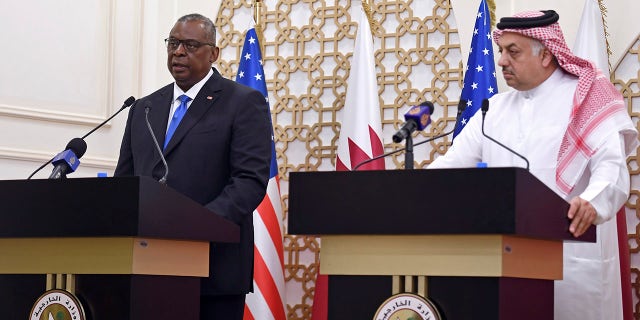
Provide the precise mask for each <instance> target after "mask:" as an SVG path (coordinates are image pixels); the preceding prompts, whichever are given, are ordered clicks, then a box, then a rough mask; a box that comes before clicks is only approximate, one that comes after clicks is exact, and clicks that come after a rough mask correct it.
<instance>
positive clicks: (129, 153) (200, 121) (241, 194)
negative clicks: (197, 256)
mask: <svg viewBox="0 0 640 320" xmlns="http://www.w3.org/2000/svg"><path fill="white" fill-rule="evenodd" d="M165 42H166V43H167V53H168V59H167V66H168V68H169V71H170V72H171V75H172V76H173V78H174V79H175V83H172V84H169V85H167V86H165V87H164V88H161V89H160V90H158V91H156V92H154V93H152V94H150V95H148V96H146V97H144V98H142V99H140V101H138V103H137V106H136V107H134V108H132V109H131V110H130V112H129V118H128V120H127V125H126V129H125V132H124V137H123V139H122V146H121V149H120V157H119V159H118V165H117V167H116V171H115V175H116V176H127V175H136V176H150V177H153V178H155V179H160V178H161V177H162V176H163V175H164V172H165V168H164V165H163V164H162V161H161V158H160V156H159V154H158V151H157V150H156V147H155V145H154V142H153V139H152V137H151V135H150V132H149V130H148V128H147V125H146V122H145V110H144V106H150V111H149V121H150V123H151V127H152V129H153V132H154V135H155V137H156V138H157V140H158V141H160V142H161V143H160V145H161V146H162V145H164V146H165V147H164V151H163V154H164V156H165V158H166V161H167V164H168V167H169V168H170V171H169V174H168V176H167V179H166V183H167V185H168V186H170V187H171V188H173V189H175V190H177V191H179V192H181V193H183V194H185V195H186V196H188V197H190V198H191V199H193V200H195V201H196V202H198V203H200V204H202V205H203V206H205V207H206V208H208V209H210V210H211V211H212V214H218V215H220V216H222V217H224V218H226V219H229V220H231V221H233V222H235V223H236V224H238V225H239V226H240V229H241V235H240V243H239V244H222V243H218V244H212V246H211V252H210V270H209V278H205V279H203V281H202V285H201V299H200V303H201V307H200V309H201V311H200V319H207V320H209V319H242V313H243V309H244V301H245V294H246V293H248V292H250V291H251V290H252V289H253V218H252V213H253V210H254V209H255V208H256V207H257V206H258V204H259V203H260V201H261V200H262V199H263V197H264V194H265V191H266V186H267V180H268V177H269V164H270V157H271V144H270V143H271V140H270V139H271V122H270V120H269V110H268V106H267V103H266V101H265V97H264V96H263V95H262V94H260V93H259V92H258V91H255V90H253V89H251V88H249V87H246V86H243V85H240V84H237V83H236V82H233V81H231V80H228V79H225V78H223V77H222V76H221V75H220V73H218V71H217V70H216V69H215V68H212V64H213V62H215V61H216V60H217V59H218V55H219V48H218V47H216V45H215V43H216V32H215V26H214V24H213V22H211V20H209V19H208V18H206V17H204V16H202V15H199V14H190V15H186V16H183V17H181V18H180V19H178V21H177V22H176V24H175V25H174V26H173V28H172V29H171V33H170V34H169V38H167V39H166V40H165ZM184 96H186V98H185V97H184ZM181 109H182V110H181ZM184 110H186V111H184ZM181 113H182V114H184V115H183V116H181V115H180V114H181ZM181 117H182V119H181V120H180V118H181ZM178 121H179V122H178ZM176 123H178V124H176ZM162 142H164V143H162ZM176 214H179V213H176Z"/></svg>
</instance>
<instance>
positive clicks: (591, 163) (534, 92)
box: [429, 11, 638, 320]
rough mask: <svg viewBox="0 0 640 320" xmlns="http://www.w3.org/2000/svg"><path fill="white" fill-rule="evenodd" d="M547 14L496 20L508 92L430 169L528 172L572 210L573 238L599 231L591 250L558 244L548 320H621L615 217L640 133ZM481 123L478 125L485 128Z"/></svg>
mask: <svg viewBox="0 0 640 320" xmlns="http://www.w3.org/2000/svg"><path fill="white" fill-rule="evenodd" d="M558 18H559V17H558V15H557V14H556V13H555V12H554V11H544V12H539V11H534V12H523V13H520V14H517V15H515V16H514V17H510V18H503V19H502V20H501V22H500V23H499V24H498V29H499V30H495V31H494V33H493V37H494V41H496V43H497V45H498V47H499V49H500V53H501V57H500V59H499V61H498V65H499V66H500V67H501V68H502V73H503V76H504V78H505V80H506V82H507V85H509V86H510V87H512V88H514V89H515V90H512V91H509V92H506V93H502V94H497V95H494V96H493V97H492V98H491V99H489V106H490V109H489V111H488V112H487V113H486V116H485V117H484V120H483V115H482V113H481V112H477V113H476V115H475V116H474V117H473V118H472V119H471V120H470V121H469V123H468V124H467V126H466V127H465V128H464V130H462V132H461V133H460V134H459V135H458V136H457V137H456V139H455V140H454V143H453V145H452V146H451V148H450V149H449V150H448V152H447V153H446V154H445V155H444V156H441V157H439V158H437V159H436V160H435V161H434V162H433V163H432V164H431V165H430V166H429V168H451V167H474V166H476V163H478V162H485V163H487V165H488V166H489V167H514V166H517V167H525V165H526V164H525V161H524V160H523V159H521V158H520V157H518V156H517V155H515V154H513V153H512V152H510V151H508V150H506V149H505V148H503V147H501V146H499V145H498V144H496V143H495V142H492V141H490V140H489V139H487V138H485V137H484V135H483V134H482V126H483V125H484V132H485V134H486V135H488V136H490V137H492V138H494V139H496V140H498V141H500V142H501V143H502V144H504V145H506V146H508V147H509V148H511V149H512V150H514V151H515V152H517V153H519V154H521V155H523V156H524V157H525V158H527V159H528V161H529V162H530V171H531V173H532V174H533V175H534V176H536V177H537V178H538V179H539V180H541V181H542V182H543V183H545V184H546V185H547V186H548V187H549V188H551V189H552V190H554V191H555V192H556V193H558V194H559V195H560V196H561V197H563V198H564V199H565V200H567V201H568V202H569V203H570V208H569V211H568V212H567V217H568V218H569V219H571V226H570V230H569V231H570V232H571V233H572V234H573V235H574V236H576V237H577V236H580V235H582V234H583V233H584V232H585V231H586V230H587V229H588V228H589V227H590V226H591V225H592V224H593V225H597V230H596V234H597V242H596V243H578V242H576V243H569V242H565V244H564V261H563V262H564V277H563V280H558V281H556V282H555V287H554V291H555V292H554V293H555V300H554V316H555V319H563V320H564V319H581V320H582V319H594V320H595V319H598V320H604V319H622V298H621V289H620V270H619V260H618V249H617V248H618V247H617V233H616V222H615V215H616V213H617V211H618V209H620V208H621V207H622V206H623V205H624V203H625V201H626V199H627V197H628V196H629V183H630V182H629V180H630V179H629V172H628V169H627V165H626V157H627V156H628V155H629V153H631V152H632V151H633V150H635V148H636V146H637V142H638V141H637V131H636V129H635V127H634V125H633V123H632V122H631V119H630V117H629V116H628V114H627V112H626V108H625V106H624V102H623V100H622V96H621V95H620V93H619V92H617V91H616V90H615V88H614V87H613V85H612V84H611V83H610V82H609V80H608V78H607V77H606V76H604V75H603V74H602V73H601V72H600V71H599V70H597V69H596V68H595V66H594V64H593V63H591V62H589V61H586V60H584V59H581V58H578V57H576V56H574V55H573V54H572V53H571V51H570V50H569V48H568V47H567V45H566V43H565V41H564V36H563V35H562V31H561V30H560V26H559V24H558V23H557V21H558ZM483 122H484V123H483Z"/></svg>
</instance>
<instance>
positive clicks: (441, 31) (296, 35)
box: [216, 0, 640, 320]
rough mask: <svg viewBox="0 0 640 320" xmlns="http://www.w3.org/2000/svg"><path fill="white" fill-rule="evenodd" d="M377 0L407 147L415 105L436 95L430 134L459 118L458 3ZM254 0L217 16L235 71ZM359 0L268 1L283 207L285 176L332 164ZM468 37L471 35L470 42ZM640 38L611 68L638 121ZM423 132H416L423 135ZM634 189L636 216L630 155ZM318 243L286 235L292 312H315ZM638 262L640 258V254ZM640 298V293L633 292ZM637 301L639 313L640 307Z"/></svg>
mask: <svg viewBox="0 0 640 320" xmlns="http://www.w3.org/2000/svg"><path fill="white" fill-rule="evenodd" d="M373 2H374V3H372V9H373V16H374V18H375V20H376V21H378V23H379V25H380V27H379V28H374V29H373V30H372V32H373V33H374V47H375V48H376V51H375V59H376V70H377V75H378V77H377V81H378V86H379V94H380V114H381V117H382V124H383V134H382V136H383V142H384V144H385V149H386V150H385V151H391V150H395V149H396V148H399V147H402V145H397V144H394V143H392V142H391V135H392V134H393V132H395V131H396V130H397V129H398V128H399V125H401V124H402V122H403V120H402V114H404V112H405V111H406V110H407V109H408V106H410V105H414V104H417V102H420V101H424V100H430V101H433V102H434V104H435V105H436V110H435V113H434V116H433V119H434V122H433V123H432V125H431V126H430V127H429V131H427V132H424V133H420V135H422V136H423V137H424V138H426V137H433V136H435V135H438V134H441V133H444V132H446V131H448V130H450V129H451V128H452V127H453V122H454V121H455V109H456V105H457V99H458V97H459V95H460V91H461V86H462V79H463V68H462V65H463V64H462V61H461V52H460V43H459V38H458V32H457V27H456V23H455V17H454V15H453V10H452V8H451V4H450V3H449V1H446V0H414V1H390V0H384V1H383V0H376V1H373ZM252 3H253V1H251V0H225V1H223V3H222V5H221V8H220V11H219V14H218V17H217V20H216V25H217V27H218V30H219V36H218V38H219V45H220V47H221V48H222V57H221V61H220V62H219V64H218V66H217V67H218V69H219V70H220V71H221V72H222V74H223V75H225V76H227V77H228V78H232V79H233V78H235V73H236V71H237V68H238V61H239V56H240V52H241V50H242V44H243V40H244V32H245V31H246V30H247V29H248V28H249V27H250V26H251V25H252V23H251V22H250V21H251V19H252V12H253V9H252ZM359 9H360V1H359V0H357V1H353V2H352V1H350V0H342V1H309V0H269V1H264V7H263V10H262V11H261V15H260V17H261V20H262V25H261V26H262V27H263V30H264V38H263V39H262V40H263V41H262V46H263V59H264V69H265V74H266V79H267V87H268V91H269V100H270V104H271V112H272V119H273V123H274V133H275V141H276V153H277V160H278V170H279V175H280V181H281V193H282V199H283V204H284V206H283V207H284V208H285V228H286V216H287V215H286V213H287V200H288V176H289V173H290V172H295V171H316V170H321V171H329V170H333V169H334V166H335V156H336V150H337V141H338V135H339V133H340V119H341V111H342V107H343V105H344V98H345V92H346V89H347V88H346V83H347V79H348V77H349V69H350V63H351V59H352V56H353V54H352V51H353V42H354V40H355V35H356V31H357V29H358V26H357V23H356V22H355V20H354V18H352V17H356V15H355V13H356V11H354V10H359ZM467 45H468V44H467ZM639 46H640V45H639V42H636V43H635V45H634V46H633V47H632V48H631V49H630V50H629V52H628V54H627V56H626V57H625V59H626V60H625V61H628V62H625V63H623V65H621V66H618V67H617V69H616V71H614V77H615V78H616V79H617V80H616V85H617V86H618V87H619V88H620V89H621V90H622V92H623V93H624V95H625V97H626V98H627V100H628V101H629V112H630V114H631V115H632V116H633V118H634V121H637V118H638V110H639V109H640V98H638V97H639V96H640V89H639V86H638V78H639V77H640V76H639V75H638V72H637V70H639V69H640V68H639V65H640V63H639V60H638V59H639V58H638V50H639ZM420 140H421V138H416V142H418V141H420ZM449 145H450V139H448V138H444V139H438V140H436V141H433V142H431V143H430V144H428V145H424V146H421V147H419V148H416V150H415V161H416V163H415V167H416V168H423V167H426V165H428V164H429V163H430V162H431V161H432V160H433V158H434V157H437V156H438V155H439V154H443V153H444V152H445V151H446V149H447V147H448V146H449ZM403 161H404V159H403V154H402V153H400V154H397V155H395V156H393V157H390V158H389V159H387V164H386V165H387V168H388V169H389V168H401V167H402V164H403ZM629 164H630V168H631V170H632V175H633V177H632V181H633V183H634V184H633V185H634V187H633V189H634V190H633V191H632V197H631V200H630V201H629V205H628V212H630V215H631V217H632V220H629V224H630V225H633V226H636V225H638V219H640V212H639V211H638V206H637V199H638V193H639V191H638V189H639V187H638V186H639V185H640V178H638V174H639V171H640V168H639V166H638V162H637V158H636V157H632V158H630V159H629ZM629 232H630V233H632V234H631V235H630V241H631V242H630V243H631V247H632V249H631V250H632V253H633V255H632V259H634V258H637V259H640V258H638V257H637V256H638V252H639V251H640V230H639V229H638V227H636V228H635V229H630V230H629ZM319 248H320V243H319V241H318V239H315V238H313V237H302V236H295V235H286V236H285V260H286V261H285V264H286V265H285V280H286V281H287V284H286V285H287V292H286V294H287V311H286V312H287V318H288V319H291V320H294V319H310V318H311V305H312V302H313V294H314V285H315V278H316V274H317V268H318V255H319ZM633 261H634V260H632V265H640V261H636V262H635V263H633ZM632 272H633V275H634V276H633V278H634V279H632V280H633V281H634V283H633V284H634V288H635V296H636V297H637V296H640V277H639V275H640V271H639V270H638V269H637V268H634V269H632ZM636 301H637V298H636ZM637 310H638V307H636V316H637V317H638V315H640V313H639V312H638V311H637Z"/></svg>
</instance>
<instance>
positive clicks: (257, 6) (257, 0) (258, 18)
mask: <svg viewBox="0 0 640 320" xmlns="http://www.w3.org/2000/svg"><path fill="white" fill-rule="evenodd" d="M263 10H264V3H263V1H262V0H254V1H253V21H255V23H256V25H255V27H254V28H255V29H256V35H257V36H258V43H259V44H260V52H262V55H263V59H264V32H263V30H264V26H263V25H262V24H263V22H262V12H263Z"/></svg>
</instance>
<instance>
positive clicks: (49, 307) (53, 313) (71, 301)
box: [29, 289, 86, 320]
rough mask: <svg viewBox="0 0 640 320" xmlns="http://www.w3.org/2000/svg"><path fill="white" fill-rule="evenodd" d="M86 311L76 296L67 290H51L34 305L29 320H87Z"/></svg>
mask: <svg viewBox="0 0 640 320" xmlns="http://www.w3.org/2000/svg"><path fill="white" fill-rule="evenodd" d="M85 319H86V318H85V316H84V309H83V308H82V304H80V301H78V298H76V296H75V295H73V294H72V293H71V292H68V291H65V290H59V289H54V290H49V291H46V292H45V293H43V294H42V295H41V296H40V297H39V298H38V300H36V302H35V303H34V304H33V307H32V308H31V313H30V314H29V320H85Z"/></svg>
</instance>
